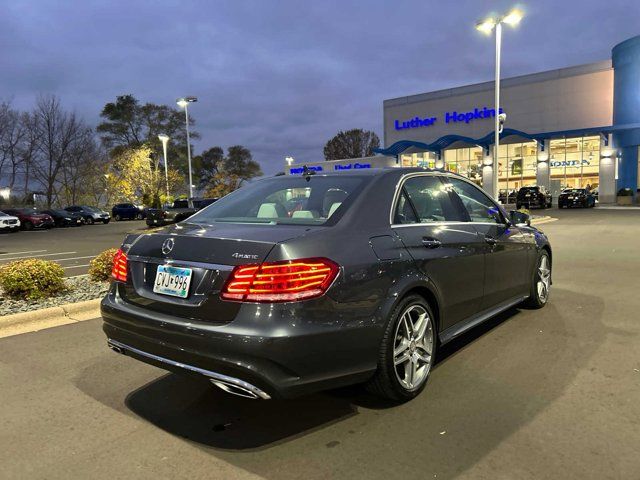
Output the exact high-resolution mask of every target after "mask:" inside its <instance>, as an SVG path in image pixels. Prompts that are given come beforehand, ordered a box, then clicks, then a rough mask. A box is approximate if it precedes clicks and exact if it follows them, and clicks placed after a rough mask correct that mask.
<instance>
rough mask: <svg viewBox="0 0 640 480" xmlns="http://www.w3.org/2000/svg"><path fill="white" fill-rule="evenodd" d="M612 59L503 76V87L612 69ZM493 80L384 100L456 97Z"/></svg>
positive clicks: (389, 104) (485, 87)
mask: <svg viewBox="0 0 640 480" xmlns="http://www.w3.org/2000/svg"><path fill="white" fill-rule="evenodd" d="M612 68H613V67H612V65H611V60H603V61H600V62H595V63H587V64H584V65H575V66H573V67H565V68H558V69H556V70H547V71H544V72H536V73H529V74H526V75H519V76H517V77H509V78H503V79H501V80H500V84H501V87H502V88H508V87H514V86H517V85H526V84H529V83H538V82H544V81H548V80H555V79H558V78H568V77H575V76H578V75H586V74H589V73H595V72H601V71H606V70H611V69H612ZM493 84H494V82H493V80H492V81H489V82H482V83H474V84H472V85H464V86H460V87H454V88H446V89H443V90H436V91H433V92H426V93H418V94H414V95H407V96H404V97H397V98H390V99H388V100H384V102H383V105H384V107H392V106H396V105H406V104H408V103H416V102H424V101H426V100H435V99H438V98H447V97H454V96H458V95H466V94H472V93H477V92H482V91H491V90H493Z"/></svg>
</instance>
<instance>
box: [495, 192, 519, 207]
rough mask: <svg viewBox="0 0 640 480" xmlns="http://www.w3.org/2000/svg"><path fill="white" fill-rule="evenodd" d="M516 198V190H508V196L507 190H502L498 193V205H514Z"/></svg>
mask: <svg viewBox="0 0 640 480" xmlns="http://www.w3.org/2000/svg"><path fill="white" fill-rule="evenodd" d="M517 196H518V192H517V190H509V192H508V194H507V190H504V189H502V190H500V191H499V192H498V200H500V203H502V204H503V205H506V204H512V203H516V197H517Z"/></svg>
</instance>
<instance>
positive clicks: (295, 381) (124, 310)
mask: <svg viewBox="0 0 640 480" xmlns="http://www.w3.org/2000/svg"><path fill="white" fill-rule="evenodd" d="M245 307H246V308H245ZM274 308H283V309H288V312H287V313H288V314H289V315H288V318H286V319H285V318H282V317H284V315H281V314H280V313H281V312H280V313H279V312H277V311H274ZM101 310H102V317H103V320H104V324H103V330H104V332H105V334H106V336H107V341H108V342H109V344H110V346H111V348H112V349H114V350H116V351H118V352H119V353H124V354H125V355H127V356H131V357H133V358H136V359H138V360H141V361H143V362H146V363H150V364H152V365H155V366H158V367H161V368H164V369H166V370H170V371H177V372H181V373H188V374H196V375H204V376H205V377H208V378H209V379H210V380H211V381H212V383H214V384H216V385H218V386H220V387H221V388H223V389H224V387H222V386H221V385H220V384H219V383H216V381H219V382H221V383H223V384H225V382H226V384H231V385H232V386H234V385H235V386H240V387H241V388H243V389H245V390H249V391H250V392H253V393H254V395H255V397H252V398H264V399H266V398H290V397H296V396H300V395H304V394H307V393H311V392H314V391H319V390H324V389H329V388H335V387H339V386H343V385H348V384H352V383H357V382H361V381H365V380H367V379H368V378H370V377H371V375H372V374H373V372H374V371H375V368H376V360H377V356H376V353H377V345H376V343H377V342H375V341H372V339H373V338H377V337H376V336H377V333H376V334H373V335H372V333H373V332H372V330H375V327H373V326H369V327H367V329H363V328H362V327H361V328H344V327H343V326H341V322H331V321H328V320H326V319H325V320H326V321H324V322H318V321H317V320H312V319H309V321H305V320H304V319H302V318H297V319H295V318H292V317H291V310H292V307H291V306H288V307H287V306H286V304H278V305H277V306H274V305H259V304H247V305H243V306H242V307H241V309H240V313H239V314H238V316H237V317H236V319H234V320H233V322H231V323H227V324H223V325H216V324H215V323H204V322H199V321H192V320H191V321H189V320H186V319H181V318H176V317H173V316H170V315H167V314H163V313H158V312H154V311H150V310H146V309H144V308H141V307H138V306H136V305H132V304H130V303H126V302H124V301H123V299H122V298H121V297H120V296H119V293H118V288H114V287H112V288H111V290H110V292H109V294H108V295H107V296H106V297H105V298H104V299H103V301H102V304H101ZM261 323H263V324H264V325H263V327H264V328H260V327H256V325H260V324H261ZM365 330H366V331H365ZM114 347H116V348H114ZM231 393H236V394H237V392H231ZM247 396H248V395H247Z"/></svg>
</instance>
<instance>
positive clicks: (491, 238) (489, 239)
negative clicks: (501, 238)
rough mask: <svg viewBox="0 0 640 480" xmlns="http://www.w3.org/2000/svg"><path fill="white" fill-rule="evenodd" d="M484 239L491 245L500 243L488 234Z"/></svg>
mask: <svg viewBox="0 0 640 480" xmlns="http://www.w3.org/2000/svg"><path fill="white" fill-rule="evenodd" d="M484 241H485V242H487V243H488V244H489V245H491V246H493V245H495V244H496V243H498V240H496V239H495V238H493V237H490V236H488V235H487V236H485V237H484Z"/></svg>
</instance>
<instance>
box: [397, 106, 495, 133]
mask: <svg viewBox="0 0 640 480" xmlns="http://www.w3.org/2000/svg"><path fill="white" fill-rule="evenodd" d="M500 113H504V110H503V109H502V108H501V109H500ZM495 116H496V110H495V109H494V108H487V107H482V108H474V109H473V110H470V111H468V112H455V111H454V112H445V114H444V123H469V122H472V121H474V120H483V119H487V118H494V117H495ZM437 121H438V117H424V118H421V117H415V118H412V119H410V120H402V121H401V120H394V127H395V129H396V130H406V129H408V128H420V127H430V126H432V125H433V124H435V123H436V122H437Z"/></svg>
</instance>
